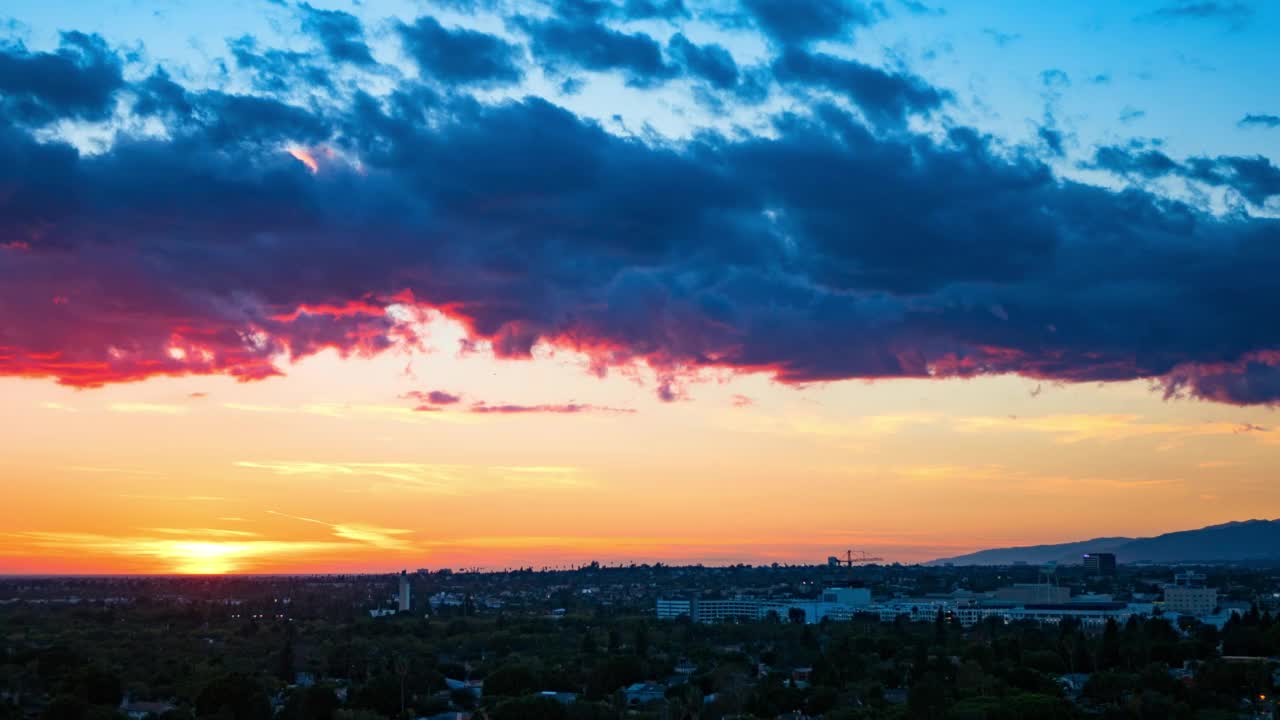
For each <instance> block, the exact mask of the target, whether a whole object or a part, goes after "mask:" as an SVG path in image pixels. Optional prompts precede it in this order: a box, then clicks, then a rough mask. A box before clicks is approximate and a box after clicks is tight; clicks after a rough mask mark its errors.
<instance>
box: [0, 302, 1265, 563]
mask: <svg viewBox="0 0 1280 720" xmlns="http://www.w3.org/2000/svg"><path fill="white" fill-rule="evenodd" d="M303 311H304V312H308V313H313V312H314V313H320V314H324V313H338V312H352V313H363V312H366V311H367V309H366V308H364V307H362V306H360V305H340V306H338V305H335V306H327V305H317V306H314V307H309V308H306V309H305V310H303ZM427 317H428V318H429V320H428V321H426V322H422V323H419V322H418V321H417V319H416V317H415V318H408V319H406V320H405V322H406V323H408V325H409V327H410V328H411V329H412V331H413V333H414V334H415V335H416V336H418V337H420V338H422V343H421V346H419V345H418V344H412V345H406V346H405V347H404V348H402V349H398V350H396V351H394V352H387V353H384V354H380V355H377V356H374V357H362V356H359V355H353V356H348V357H342V356H341V355H340V354H338V353H336V352H334V351H325V352H322V353H320V354H318V355H315V356H313V357H309V358H306V359H304V360H301V361H297V362H291V363H289V364H287V365H286V366H284V368H282V372H283V373H284V374H283V375H282V376H280V377H277V378H275V379H270V380H263V381H261V382H254V383H242V382H237V381H236V380H235V379H234V378H227V377H208V376H199V375H188V376H184V377H172V378H169V377H156V378H151V379H149V380H145V381H143V382H137V383H129V384H108V385H106V386H105V387H101V388H98V389H93V390H83V389H76V388H72V387H64V386H59V385H57V384H55V383H52V382H50V381H48V380H36V379H18V378H5V379H0V392H3V393H4V397H5V399H6V402H5V403H4V404H0V425H3V427H5V428H6V439H5V446H4V447H5V452H4V453H0V477H3V478H4V482H5V493H6V498H5V499H6V502H5V503H4V504H3V506H0V573H22V574H43V573H88V574H96V573H119V574H134V573H161V574H170V573H185V574H230V573H330V572H386V571H391V570H399V569H400V568H421V567H427V568H444V567H448V568H465V567H482V568H488V569H502V568H507V567H530V566H532V567H535V568H536V567H544V566H572V565H576V564H581V563H586V562H590V561H592V560H597V561H599V562H602V563H606V564H608V563H618V562H621V563H630V562H635V563H652V562H664V563H670V564H684V563H695V564H696V563H704V564H708V565H714V564H721V565H723V564H731V563H739V562H747V563H770V562H780V563H822V562H824V561H825V560H826V558H827V556H829V555H838V554H841V553H843V552H844V550H845V549H846V548H855V549H861V550H866V551H868V552H869V553H872V554H875V555H878V556H881V557H885V558H887V559H888V560H889V561H891V562H892V561H901V562H919V561H926V560H931V559H934V558H938V557H949V556H953V555H959V554H963V553H966V552H970V551H973V550H978V549H981V548H984V547H1005V546H1012V545H1032V544H1040V543H1049V542H1065V541H1071V540H1084V539H1088V538H1091V537H1107V536H1118V535H1125V536H1141V535H1154V534H1159V533H1162V532H1169V531H1174V530H1185V529H1191V528H1196V527H1202V526H1204V525H1209V524H1214V523H1220V522H1227V521H1230V520H1243V519H1249V518H1254V517H1277V516H1280V485H1277V484H1276V483H1274V482H1271V469H1273V468H1274V467H1276V465H1277V460H1278V459H1280V430H1277V429H1276V428H1275V427H1274V425H1275V423H1274V422H1272V419H1271V418H1270V417H1269V413H1270V411H1268V410H1266V409H1260V408H1241V407H1233V406H1226V405H1216V404H1209V403H1197V402H1179V401H1165V400H1164V398H1163V397H1162V396H1161V395H1160V394H1159V393H1152V392H1151V391H1150V390H1149V389H1148V388H1147V387H1146V386H1145V384H1144V383H1121V384H1114V385H1107V386H1096V385H1067V386H1046V387H1045V388H1044V389H1043V390H1042V391H1037V392H1035V393H1034V394H1033V393H1032V392H1031V389H1032V388H1034V387H1035V383H1033V382H1031V381H1027V380H1025V379H1021V378H1016V377H987V378H977V379H973V380H967V381H950V380H947V381H939V380H898V381H889V382H876V383H865V382H842V383H828V384H825V385H821V386H812V387H808V386H806V387H794V386H787V385H783V384H779V383H776V382H773V381H771V380H770V379H769V378H767V377H763V376H758V375H726V376H709V377H707V378H706V380H705V381H704V382H697V381H691V382H690V384H689V385H688V387H687V390H688V394H689V396H690V399H688V400H686V401H683V402H673V403H672V402H661V401H659V400H658V399H657V398H656V397H655V394H654V392H653V388H654V385H655V384H656V382H658V380H657V379H656V378H654V377H652V376H647V375H645V374H644V372H645V371H644V369H643V368H639V369H637V370H636V371H634V372H622V371H619V372H616V373H612V374H610V375H608V376H606V377H604V378H600V377H599V376H597V375H595V374H593V373H592V365H591V360H590V358H589V357H588V356H587V355H586V354H578V353H573V352H569V351H565V350H563V349H559V348H554V347H542V346H539V347H536V348H535V349H534V353H533V357H532V358H530V359H527V360H520V361H512V360H502V359H497V358H495V357H494V355H493V353H492V352H491V351H490V350H487V349H485V348H484V347H483V346H481V347H480V348H479V349H477V348H476V347H475V346H466V349H465V350H464V351H459V350H458V348H459V347H460V346H461V340H462V339H464V338H466V337H467V333H466V330H465V328H464V327H462V326H461V325H460V324H459V323H458V322H457V321H455V320H452V319H451V318H449V317H448V315H447V314H446V313H432V314H429V315H428V316H427ZM170 347H175V348H182V349H183V350H184V351H185V354H186V358H187V361H188V362H190V361H191V359H192V357H193V352H195V351H193V350H192V346H190V345H188V344H186V343H179V342H174V343H171V344H170ZM429 391H441V392H445V393H452V394H454V395H456V396H459V397H461V398H463V399H462V400H461V401H460V402H459V403H458V404H457V405H449V406H446V407H445V409H443V410H441V411H439V412H416V411H415V407H416V406H417V405H418V401H417V400H416V399H415V398H416V397H418V396H419V395H421V393H423V392H429ZM415 393H416V395H415ZM743 398H748V399H750V402H749V403H748V402H743ZM475 402H485V403H488V404H492V405H501V404H506V403H510V404H512V405H513V406H514V405H520V406H531V407H532V406H555V405H563V404H566V403H575V404H581V405H590V406H593V407H616V408H631V409H634V410H635V412H630V413H543V414H536V413H534V414H510V415H504V414H500V413H492V414H476V413H471V412H467V411H466V410H467V408H469V407H470V406H471V405H472V404H473V403H475ZM452 408H456V409H452Z"/></svg>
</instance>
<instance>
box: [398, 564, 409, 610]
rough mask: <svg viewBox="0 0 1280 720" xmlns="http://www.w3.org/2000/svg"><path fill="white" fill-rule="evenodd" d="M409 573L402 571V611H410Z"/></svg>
mask: <svg viewBox="0 0 1280 720" xmlns="http://www.w3.org/2000/svg"><path fill="white" fill-rule="evenodd" d="M409 600H410V599H409V574H408V573H406V572H405V571H404V570H401V571H400V612H409Z"/></svg>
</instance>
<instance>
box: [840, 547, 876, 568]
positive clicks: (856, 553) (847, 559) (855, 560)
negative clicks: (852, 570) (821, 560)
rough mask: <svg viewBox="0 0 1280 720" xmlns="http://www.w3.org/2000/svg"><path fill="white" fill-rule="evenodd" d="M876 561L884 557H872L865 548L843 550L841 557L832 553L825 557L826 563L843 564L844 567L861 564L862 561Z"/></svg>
mask: <svg viewBox="0 0 1280 720" xmlns="http://www.w3.org/2000/svg"><path fill="white" fill-rule="evenodd" d="M877 562H884V558H882V557H873V556H871V555H868V554H867V552H866V551H865V550H845V551H844V557H843V558H841V557H838V556H836V555H832V556H831V557H829V558H827V563H828V564H830V565H844V566H846V567H853V566H854V565H858V564H863V563H877Z"/></svg>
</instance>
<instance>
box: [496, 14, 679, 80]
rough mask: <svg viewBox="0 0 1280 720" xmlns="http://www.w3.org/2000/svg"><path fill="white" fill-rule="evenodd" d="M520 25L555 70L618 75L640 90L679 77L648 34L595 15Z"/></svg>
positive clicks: (525, 21) (528, 20)
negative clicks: (615, 25) (623, 28)
mask: <svg viewBox="0 0 1280 720" xmlns="http://www.w3.org/2000/svg"><path fill="white" fill-rule="evenodd" d="M519 25H520V26H521V27H522V28H523V29H524V30H525V32H526V33H528V35H529V39H530V43H531V46H532V49H533V54H534V57H535V58H536V59H537V60H538V61H539V62H540V63H543V64H544V65H547V66H550V67H553V68H569V69H580V70H591V71H595V72H606V71H616V72H619V73H621V74H622V75H623V76H624V77H625V78H626V80H627V84H629V85H632V86H636V87H647V86H651V85H655V84H658V83H661V82H663V81H666V80H669V79H671V78H672V77H674V76H675V74H676V70H675V68H673V67H672V66H670V65H668V64H667V62H666V59H665V58H664V57H663V55H662V46H661V45H659V44H658V41H656V40H654V39H653V38H652V37H650V36H649V35H646V34H644V33H626V32H622V31H620V30H615V29H613V28H611V27H609V26H608V25H606V24H604V23H603V22H601V21H599V20H597V19H595V17H594V16H591V15H587V14H584V13H579V14H576V15H575V14H572V13H570V14H569V15H567V16H560V17H554V18H551V19H548V20H534V19H531V18H521V19H520V21H519Z"/></svg>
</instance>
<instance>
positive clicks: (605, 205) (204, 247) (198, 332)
mask: <svg viewBox="0 0 1280 720" xmlns="http://www.w3.org/2000/svg"><path fill="white" fill-rule="evenodd" d="M559 22H564V21H559ZM575 22H578V23H585V22H587V21H581V20H580V21H575ZM592 22H593V21H592ZM788 56H789V60H788ZM788 62H790V64H787V63H788ZM779 63H780V64H779V69H780V70H782V71H783V72H782V74H783V75H784V77H785V78H786V82H788V83H790V84H793V85H798V86H801V87H819V88H824V89H832V90H837V91H838V92H840V93H842V94H844V95H846V96H848V97H849V99H850V100H851V101H852V102H854V103H856V104H857V106H858V110H857V111H851V110H849V109H847V108H845V107H844V104H843V103H842V102H835V101H833V102H830V103H825V102H821V101H819V102H813V103H808V104H807V105H806V106H805V107H804V108H803V110H797V111H796V112H792V113H784V114H780V115H777V116H775V117H773V118H772V127H771V128H770V131H769V132H767V133H762V134H759V135H754V136H752V135H748V134H745V133H737V132H735V133H732V134H721V133H717V132H712V131H704V132H701V133H698V134H696V135H694V136H693V137H691V138H690V139H688V140H685V141H681V142H676V141H662V142H659V141H654V140H647V139H644V138H638V137H622V136H619V135H615V134H612V133H610V132H608V131H606V130H605V129H604V128H603V127H602V126H601V125H599V124H598V123H595V122H592V121H589V120H586V119H583V118H581V117H579V116H577V115H575V114H574V113H572V112H570V111H568V110H566V109H564V108H562V107H558V106H556V105H554V104H552V103H550V102H547V101H545V100H541V99H536V98H526V99H520V100H507V101H502V102H495V103H486V102H481V101H479V100H477V99H475V98H473V97H470V96H468V95H466V94H465V93H450V92H440V91H438V89H437V88H434V87H424V86H422V85H420V84H415V83H401V84H400V85H398V86H397V87H396V88H395V89H394V90H392V91H390V92H389V93H386V94H384V95H379V96H374V95H371V94H368V93H363V92H356V93H355V94H354V95H352V96H351V97H350V98H349V99H338V100H334V101H333V102H330V103H325V104H324V106H318V107H311V106H304V105H298V104H296V103H292V102H287V101H286V100H285V99H282V98H281V97H278V96H275V95H273V94H270V93H263V94H257V95H238V94H230V93H224V92H217V91H209V90H201V89H197V88H184V87H182V86H181V85H180V84H179V83H177V82H175V81H174V80H173V79H172V78H171V77H168V76H165V75H163V74H161V73H156V74H154V75H152V76H150V77H149V78H147V79H145V80H143V81H139V82H137V83H134V84H132V85H130V86H128V87H126V88H124V89H123V91H122V92H125V93H128V95H130V96H132V97H134V98H136V99H135V105H134V106H135V108H137V107H140V106H142V107H145V108H146V109H147V110H148V111H149V112H151V113H152V114H153V117H155V118H157V119H159V121H161V122H163V123H165V126H166V130H167V132H166V133H164V134H163V135H159V136H156V135H149V136H138V137H135V136H132V135H130V134H129V132H128V131H127V130H124V131H121V133H120V134H119V135H118V136H117V137H116V138H115V140H114V142H113V144H111V145H110V146H109V147H106V148H103V149H102V150H101V151H100V152H95V153H93V154H81V153H79V152H78V151H77V150H75V149H74V148H73V147H71V146H70V145H67V144H65V143H62V142H59V141H57V140H54V139H50V138H48V137H47V136H45V135H43V134H40V133H37V132H36V131H35V130H33V129H30V128H28V127H26V126H25V125H23V124H21V123H15V122H4V123H0V187H3V188H5V192H4V193H0V232H3V233H4V235H3V236H2V237H0V246H2V247H0V317H3V318H5V322H4V323H0V374H6V375H25V376H39V377H53V378H57V379H58V380H60V381H61V382H64V383H68V384H72V385H78V386H93V385H99V384H103V383H108V382H120V381H126V380H136V379H142V378H146V377H151V376H155V375H165V374H173V375H178V374H189V373H221V374H229V375H233V376H237V377H240V378H243V379H255V378H261V377H266V376H269V375H271V374H276V373H279V372H281V370H280V366H279V363H280V360H281V359H282V358H283V357H290V356H291V357H301V356H305V355H308V354H311V353H315V352H319V351H321V350H324V349H328V348H332V349H336V350H337V351H339V352H342V353H356V354H374V353H378V352H383V351H385V350H386V349H388V348H390V347H392V346H393V345H394V344H395V343H397V342H412V341H413V340H414V338H413V337H412V336H411V331H410V330H408V329H407V328H405V327H403V326H400V325H398V324H397V323H396V322H395V321H394V319H393V318H392V317H391V316H389V315H388V314H387V313H386V312H385V310H386V308H387V307H388V306H389V305H392V304H398V305H409V306H420V307H433V308H437V309H440V310H441V311H442V312H445V313H447V314H448V315H449V316H451V317H453V318H455V319H457V320H459V321H460V322H462V323H463V324H464V325H465V327H466V328H467V332H468V337H469V339H470V340H471V341H473V342H474V341H479V340H484V341H488V342H489V343H490V344H491V346H492V347H493V349H494V352H495V353H496V354H498V355H499V356H502V357H509V358H525V357H529V356H530V354H531V352H532V350H533V348H534V346H535V345H536V344H538V343H550V344H554V345H556V346H559V347H564V348H572V349H575V350H578V351H581V352H583V353H586V354H588V355H589V356H590V357H591V359H592V361H593V363H594V364H595V365H596V367H598V368H608V367H612V366H618V365H625V364H628V363H633V362H641V363H647V364H648V365H650V366H651V367H653V368H654V369H655V370H656V371H657V372H658V373H659V375H660V377H661V378H662V380H661V382H660V383H659V392H660V394H662V395H663V396H664V397H667V398H674V397H676V396H678V395H679V388H680V383H681V380H682V378H683V377H684V374H685V373H687V372H690V371H695V370H698V369H700V368H729V369H733V370H737V371H744V372H763V373H769V374H771V375H773V376H775V377H777V378H778V379H780V380H782V381H784V382H794V383H804V382H813V381H822V380H836V379H844V378H895V377H914V378H930V377H970V376H975V375H981V374H990V373H1018V374H1021V375H1024V376H1027V377H1034V378H1042V379H1049V380H1058V381H1065V382H1083V381H1117V380H1134V379H1149V380H1151V381H1153V382H1155V383H1158V384H1160V385H1161V386H1163V388H1164V390H1165V391H1166V392H1169V393H1171V394H1174V395H1176V394H1188V395H1192V396H1196V397H1200V398H1205V399H1208V400H1213V401H1220V402H1230V403H1241V404H1251V403H1276V402H1280V383H1277V374H1278V371H1277V368H1280V352H1277V351H1278V350H1280V326H1277V324H1276V323H1275V322H1273V319H1274V317H1276V315H1277V313H1280V297H1277V294H1276V293H1275V278H1276V277H1277V275H1278V274H1280V221H1276V220H1274V219H1270V218H1262V217H1254V216H1251V215H1249V214H1248V213H1247V212H1245V211H1237V212H1233V213H1230V214H1227V215H1221V216H1219V215H1213V214H1210V213H1208V212H1205V211H1204V210H1202V209H1200V208H1197V207H1194V206H1192V205H1188V204H1185V203H1180V202H1176V201H1173V200H1169V199H1166V198H1163V197H1161V196H1158V195H1155V194H1152V193H1150V192H1147V191H1144V190H1142V189H1140V188H1133V187H1129V188H1125V189H1123V190H1118V191H1117V190H1112V189H1108V188H1103V187H1096V186H1090V185H1085V184H1081V183H1078V182H1073V181H1071V180H1067V179H1064V178H1062V177H1059V176H1057V175H1055V174H1054V172H1053V171H1052V170H1051V169H1050V168H1049V167H1048V166H1047V165H1045V164H1044V163H1043V162H1042V161H1041V160H1039V159H1038V157H1037V155H1038V153H1037V152H1033V151H1032V150H1030V149H1022V148H1016V147H1014V148H1010V147H1006V146H1001V145H999V144H998V143H996V142H995V141H993V140H992V139H991V138H989V137H986V136H984V135H982V134H980V133H977V132H976V131H974V130H971V129H968V128H965V127H963V126H955V125H950V126H949V127H948V129H947V130H946V131H945V133H943V134H939V135H936V136H935V135H917V134H913V133H911V132H909V131H908V130H907V129H906V128H905V126H904V125H903V122H902V121H903V119H904V118H905V117H906V116H908V115H910V114H912V113H917V112H929V111H932V110H936V109H937V108H939V107H940V106H941V105H942V103H943V102H944V100H945V97H946V94H945V93H944V92H943V91H941V90H938V89H936V88H932V87H930V86H928V85H927V84H925V83H923V81H921V80H919V79H917V78H913V77H910V76H907V75H903V74H895V73H889V72H885V71H883V70H877V69H874V68H869V67H866V66H861V65H858V64H857V63H853V62H852V61H846V60H840V59H837V58H832V57H829V56H824V55H816V54H813V53H809V52H801V51H798V50H796V49H795V48H792V50H791V51H790V52H789V53H788V54H787V55H784V57H783V58H782V59H781V60H780V61H779ZM788 73H790V75H788ZM707 84H708V85H710V84H711V83H710V82H708V83H707ZM863 115H865V116H866V117H868V118H871V123H872V124H871V125H868V124H867V123H865V122H863V120H862V119H861V116H863ZM5 120H6V121H7V120H10V118H9V117H8V116H6V117H5ZM286 148H293V149H295V150H297V149H299V148H302V149H305V150H306V151H308V152H310V153H311V155H310V156H304V157H309V158H310V159H311V162H312V163H313V164H314V165H315V168H314V169H315V172H314V173H313V172H312V170H311V169H310V167H309V166H306V165H304V164H303V163H302V162H299V161H298V160H296V159H295V158H294V157H291V156H290V154H289V153H288V152H286ZM1095 161H1096V162H1097V164H1098V165H1099V166H1104V167H1109V168H1113V169H1115V170H1116V171H1117V172H1122V173H1126V174H1130V175H1133V176H1134V177H1137V178H1158V177H1163V176H1165V175H1171V174H1174V175H1177V176H1179V177H1188V178H1193V179H1194V181H1197V182H1221V183H1228V182H1229V183H1232V184H1233V186H1236V187H1238V188H1244V189H1243V190H1241V192H1242V193H1244V192H1249V193H1252V194H1253V195H1254V196H1261V194H1262V193H1266V192H1270V188H1271V187H1272V185H1271V183H1272V182H1273V180H1272V177H1273V176H1272V173H1273V171H1274V168H1273V167H1272V166H1271V165H1270V163H1269V161H1266V162H1264V161H1263V159H1260V158H1237V157H1219V158H1212V159H1202V158H1193V159H1191V160H1186V161H1177V160H1173V159H1171V158H1168V157H1167V156H1165V155H1163V153H1161V152H1160V151H1158V150H1156V149H1154V148H1150V147H1147V146H1133V147H1127V148H1124V147H1122V148H1119V149H1118V150H1117V152H1115V153H1110V154H1108V153H1101V152H1100V156H1099V157H1098V158H1095ZM1202 161H1203V166H1202V164H1201V163H1202ZM175 346H177V347H180V348H183V349H185V350H186V352H185V354H183V355H181V357H175V355H174V354H173V353H171V352H170V351H171V349H172V348H173V347H175ZM493 407H497V406H493ZM565 407H568V406H565ZM494 412H500V410H494Z"/></svg>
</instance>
